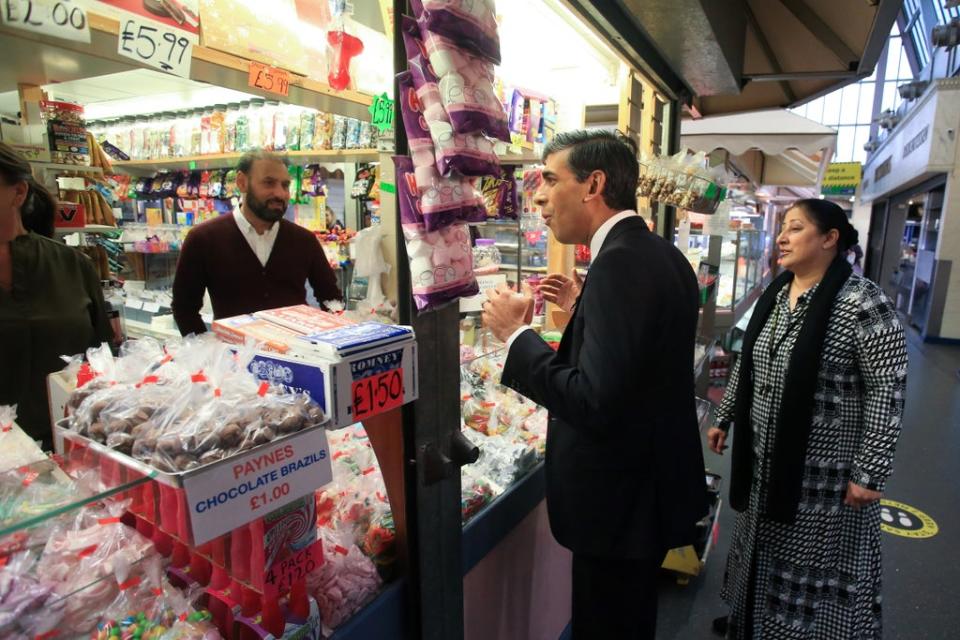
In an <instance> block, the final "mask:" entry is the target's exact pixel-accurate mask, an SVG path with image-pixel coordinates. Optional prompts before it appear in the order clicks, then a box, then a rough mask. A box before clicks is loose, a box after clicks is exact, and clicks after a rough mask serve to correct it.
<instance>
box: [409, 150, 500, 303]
mask: <svg viewBox="0 0 960 640" xmlns="http://www.w3.org/2000/svg"><path fill="white" fill-rule="evenodd" d="M394 163H395V164H396V165H397V187H398V191H399V201H400V204H399V206H400V223H401V224H402V225H403V235H404V237H405V239H406V244H407V257H408V258H409V262H410V276H411V281H412V285H413V298H414V301H415V302H416V305H417V309H419V310H421V311H422V310H424V309H433V308H437V307H439V306H441V305H443V304H445V303H447V302H451V301H455V300H457V299H459V298H461V297H466V296H473V295H476V294H478V293H480V288H479V286H478V285H477V280H476V278H475V277H474V274H473V251H472V248H471V246H470V233H469V231H468V230H467V225H465V224H452V225H447V226H444V227H441V228H440V229H439V230H436V231H430V230H428V229H427V228H426V226H425V225H424V224H423V221H424V218H425V217H424V215H423V214H421V213H420V211H419V210H418V206H419V202H420V197H419V191H418V189H417V185H416V181H415V180H414V179H413V163H412V161H411V160H410V159H409V158H403V157H395V158H394ZM479 210H480V213H481V214H482V215H484V216H486V213H485V212H484V210H483V208H482V207H480V208H479Z"/></svg>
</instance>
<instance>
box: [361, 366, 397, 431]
mask: <svg viewBox="0 0 960 640" xmlns="http://www.w3.org/2000/svg"><path fill="white" fill-rule="evenodd" d="M350 393H351V395H352V397H353V419H354V420H355V421H357V422H360V421H361V420H363V419H364V418H368V417H370V416H372V415H375V414H377V413H382V412H384V411H389V410H390V409H394V408H396V407H399V406H400V405H402V404H403V369H402V368H398V369H391V370H389V371H383V372H382V373H378V374H375V375H372V376H368V377H366V378H363V379H361V380H355V381H354V382H353V386H352V388H351V390H350Z"/></svg>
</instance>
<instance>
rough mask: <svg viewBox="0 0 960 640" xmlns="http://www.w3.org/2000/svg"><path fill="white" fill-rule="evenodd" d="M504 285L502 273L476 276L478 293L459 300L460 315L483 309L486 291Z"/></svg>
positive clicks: (504, 278)
mask: <svg viewBox="0 0 960 640" xmlns="http://www.w3.org/2000/svg"><path fill="white" fill-rule="evenodd" d="M506 283H507V276H506V274H503V273H494V274H490V275H484V276H477V284H478V285H479V286H480V293H478V294H477V295H475V296H471V297H469V298H460V313H470V312H475V311H480V310H481V308H482V307H483V303H484V302H486V301H487V293H486V292H487V290H488V289H496V288H497V287H499V286H500V285H502V284H506Z"/></svg>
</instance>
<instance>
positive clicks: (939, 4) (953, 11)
mask: <svg viewBox="0 0 960 640" xmlns="http://www.w3.org/2000/svg"><path fill="white" fill-rule="evenodd" d="M946 4H947V0H933V8H934V9H936V10H937V18H938V20H939V21H940V23H941V24H945V23H947V22H950V21H951V20H953V19H954V18H960V9H958V8H957V7H947V6H946Z"/></svg>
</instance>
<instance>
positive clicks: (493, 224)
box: [476, 220, 547, 282]
mask: <svg viewBox="0 0 960 640" xmlns="http://www.w3.org/2000/svg"><path fill="white" fill-rule="evenodd" d="M526 226H527V225H525V224H524V223H523V222H522V221H519V220H492V221H490V222H485V223H483V224H480V225H477V227H476V229H477V234H478V238H485V239H490V240H493V241H494V245H493V246H495V247H496V248H497V250H498V251H499V252H500V258H501V261H500V273H504V274H507V278H508V279H509V280H510V281H512V282H517V281H522V280H525V279H526V278H529V277H530V276H536V275H544V274H546V273H547V231H546V230H545V229H539V228H533V229H527V228H526Z"/></svg>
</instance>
